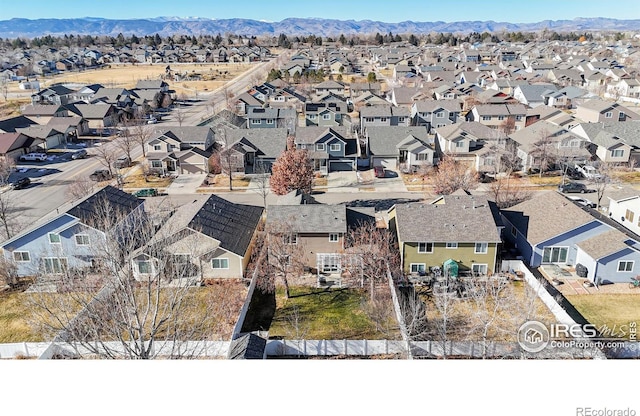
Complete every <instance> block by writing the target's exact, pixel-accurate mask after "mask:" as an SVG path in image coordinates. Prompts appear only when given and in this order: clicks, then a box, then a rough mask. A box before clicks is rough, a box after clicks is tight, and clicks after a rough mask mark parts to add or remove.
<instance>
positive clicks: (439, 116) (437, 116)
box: [436, 111, 444, 118]
mask: <svg viewBox="0 0 640 416" xmlns="http://www.w3.org/2000/svg"><path fill="white" fill-rule="evenodd" d="M436 118H444V111H438V112H437V113H436Z"/></svg>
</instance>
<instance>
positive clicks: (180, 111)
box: [173, 104, 186, 127]
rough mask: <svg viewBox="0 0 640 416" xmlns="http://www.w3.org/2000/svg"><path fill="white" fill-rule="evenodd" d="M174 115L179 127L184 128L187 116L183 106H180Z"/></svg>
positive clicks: (174, 111) (174, 110)
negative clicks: (183, 124)
mask: <svg viewBox="0 0 640 416" xmlns="http://www.w3.org/2000/svg"><path fill="white" fill-rule="evenodd" d="M173 114H175V117H176V121H177V122H178V126H180V127H182V123H183V122H184V120H185V118H186V114H185V112H184V109H183V108H182V105H180V104H178V106H177V107H176V108H174V109H173Z"/></svg>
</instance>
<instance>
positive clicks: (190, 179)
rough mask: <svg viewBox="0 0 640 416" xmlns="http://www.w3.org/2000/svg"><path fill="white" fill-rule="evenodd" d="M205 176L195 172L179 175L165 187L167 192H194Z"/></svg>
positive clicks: (171, 193) (172, 193)
mask: <svg viewBox="0 0 640 416" xmlns="http://www.w3.org/2000/svg"><path fill="white" fill-rule="evenodd" d="M205 178H206V175H204V174H197V173H196V174H192V175H189V174H183V175H179V176H178V177H177V178H175V179H174V180H173V182H172V183H171V185H170V186H169V187H168V188H167V194H168V195H174V194H195V193H196V190H197V189H198V188H199V187H200V185H202V182H204V179H205Z"/></svg>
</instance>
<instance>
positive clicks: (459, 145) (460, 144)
mask: <svg viewBox="0 0 640 416" xmlns="http://www.w3.org/2000/svg"><path fill="white" fill-rule="evenodd" d="M461 147H464V142H463V141H462V140H460V141H457V142H456V148H461Z"/></svg>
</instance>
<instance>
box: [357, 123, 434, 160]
mask: <svg viewBox="0 0 640 416" xmlns="http://www.w3.org/2000/svg"><path fill="white" fill-rule="evenodd" d="M365 137H366V143H367V152H366V153H367V155H368V157H369V161H370V165H371V166H382V167H383V168H386V169H392V170H395V169H403V170H404V171H413V170H418V169H419V168H420V167H421V166H433V164H434V163H435V162H436V160H435V147H434V143H433V139H432V138H431V137H430V136H429V132H428V131H427V128H426V127H417V126H416V127H400V126H398V127H387V126H381V127H376V126H372V127H369V128H368V129H367V133H366V136H365Z"/></svg>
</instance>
